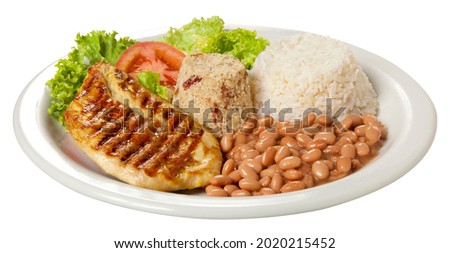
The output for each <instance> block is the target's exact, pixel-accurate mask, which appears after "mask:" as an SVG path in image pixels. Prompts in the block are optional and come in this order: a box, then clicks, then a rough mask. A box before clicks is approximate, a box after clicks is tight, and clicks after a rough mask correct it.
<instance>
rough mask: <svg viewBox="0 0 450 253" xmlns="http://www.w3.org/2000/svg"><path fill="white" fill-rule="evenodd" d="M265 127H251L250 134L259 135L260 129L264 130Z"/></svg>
mask: <svg viewBox="0 0 450 253" xmlns="http://www.w3.org/2000/svg"><path fill="white" fill-rule="evenodd" d="M265 129H266V128H265V127H262V126H258V127H256V128H254V129H253V131H252V135H257V136H258V135H259V134H260V133H262V131H264V130H265Z"/></svg>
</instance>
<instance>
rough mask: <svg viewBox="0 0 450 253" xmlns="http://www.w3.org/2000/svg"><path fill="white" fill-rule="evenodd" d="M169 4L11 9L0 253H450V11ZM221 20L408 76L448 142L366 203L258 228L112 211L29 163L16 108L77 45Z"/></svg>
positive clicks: (426, 4)
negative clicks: (350, 49) (274, 31)
mask: <svg viewBox="0 0 450 253" xmlns="http://www.w3.org/2000/svg"><path fill="white" fill-rule="evenodd" d="M97 2H98V3H97ZM162 2H163V1H159V2H156V1H148V0H147V1H131V0H128V1H104V2H103V1H92V0H90V1H84V0H78V1H72V2H69V1H54V2H51V1H20V0H15V1H2V3H1V4H0V27H1V29H0V34H1V35H0V57H1V60H0V66H1V68H0V73H1V79H0V85H1V88H2V89H1V91H0V96H1V99H0V102H1V107H0V108H1V111H2V113H1V115H2V119H1V124H0V128H1V131H0V132H1V138H0V142H1V144H0V148H1V152H0V154H1V159H2V165H1V166H0V171H1V172H0V194H1V198H0V202H1V207H0V212H1V213H0V231H1V236H0V238H1V239H0V252H96V251H97V252H113V251H114V252H115V251H117V252H127V250H124V249H123V250H115V249H114V244H113V240H149V239H152V238H153V237H157V238H158V239H170V238H173V239H178V240H187V239H195V238H198V239H201V240H210V239H212V237H216V238H219V239H221V240H232V239H240V240H247V241H248V242H250V241H255V240H256V238H257V237H334V238H335V239H336V244H335V245H336V249H335V250H332V251H333V252H360V251H361V252H396V251H397V252H408V251H412V250H415V252H418V251H426V252H444V251H445V250H447V251H448V249H449V248H450V246H449V241H448V227H450V222H449V214H450V209H449V207H448V206H449V196H448V195H449V193H450V187H449V185H450V183H449V180H450V172H449V171H450V168H449V162H448V142H449V141H450V138H449V134H448V131H449V130H448V129H449V127H450V125H449V123H450V122H449V116H448V115H449V112H448V110H447V108H450V105H449V101H450V98H449V97H448V96H447V94H448V93H447V91H448V89H447V87H448V86H449V78H448V73H449V72H450V64H449V62H448V61H449V59H450V50H449V45H450V36H449V29H448V28H449V27H448V24H449V23H450V18H449V14H448V13H449V11H450V9H449V7H446V6H445V5H444V4H443V2H445V1H442V3H441V2H438V1H422V2H420V3H416V2H414V1H404V2H401V1H395V2H394V1H371V2H367V3H363V2H362V1H304V2H303V1H283V0H276V1H243V0H239V1H233V0H227V1H194V0H189V1H173V0H172V1H164V4H163V3H162ZM294 3H296V4H294ZM212 15H219V16H221V17H222V18H223V19H224V20H225V22H226V23H234V24H247V25H259V26H273V27H283V28H292V29H298V30H303V31H310V32H315V33H319V34H324V35H329V36H331V37H334V38H337V39H340V40H343V41H346V42H348V43H351V44H354V45H356V46H359V47H362V48H364V49H366V50H368V51H371V52H373V53H375V54H378V55H380V56H382V57H384V58H386V59H388V60H389V61H391V62H393V63H394V64H396V65H398V66H399V67H400V68H402V69H403V70H404V71H406V72H407V73H409V74H410V75H411V76H412V77H413V78H414V79H415V80H416V81H417V82H418V83H420V84H421V86H422V87H423V88H424V90H425V91H426V92H427V93H428V94H429V96H430V97H431V99H432V100H433V102H434V104H435V106H436V109H437V112H438V132H437V135H436V138H435V141H434V143H433V146H432V147H431V149H430V151H429V152H428V154H427V155H426V156H425V158H424V159H423V160H422V161H421V162H420V163H419V164H418V165H417V166H416V167H415V168H414V169H413V170H412V171H411V172H409V173H408V174H406V175H405V176H404V177H402V178H401V179H399V180H397V181H396V182H394V183H393V184H391V185H389V186H387V187H385V188H383V189H381V190H378V191H376V192H374V193H372V194H369V195H367V196H364V197H362V198H359V199H357V200H353V201H350V202H347V203H344V204H341V205H339V206H335V207H331V208H328V209H324V210H320V211H314V212H309V213H303V214H297V215H289V216H283V217H273V218H261V219H248V220H201V219H188V218H178V217H170V216H164V215H156V214H151V213H145V212H140V211H135V210H130V209H127V208H123V207H119V206H115V205H111V204H108V203H104V202H101V201H98V200H95V199H92V198H89V197H86V196H83V195H81V194H79V193H77V192H74V191H72V190H70V189H68V188H66V187H65V186H63V185H62V184H60V183H58V182H56V181H55V180H53V179H52V178H50V177H49V176H47V175H46V174H45V173H43V172H42V171H41V170H40V169H39V168H38V167H36V166H35V165H34V164H33V163H32V162H31V161H30V160H29V159H28V157H27V156H26V155H25V154H24V153H23V152H22V150H21V148H20V147H19V145H18V144H17V141H16V139H15V136H14V132H13V126H12V116H13V107H14V103H15V101H16V99H17V97H18V96H19V93H20V92H21V91H22V89H23V88H24V87H25V86H26V84H27V83H28V82H29V81H30V80H31V79H32V78H33V77H34V75H36V74H37V73H38V72H39V71H40V70H42V69H43V68H44V67H45V66H47V65H48V64H49V63H51V62H53V61H55V60H56V59H58V58H59V57H61V56H63V55H65V54H66V53H67V52H68V51H69V50H70V48H71V46H72V45H73V39H74V37H75V35H76V33H78V32H82V33H86V32H89V31H91V30H93V29H104V30H116V31H118V32H119V33H120V34H126V33H127V32H128V31H131V32H139V31H144V30H149V29H153V28H159V27H167V26H175V27H177V26H180V25H182V24H184V23H186V22H189V21H190V20H191V19H192V18H193V17H202V16H204V17H209V16H212ZM444 249H445V250H444ZM128 251H129V252H139V251H141V252H144V251H150V250H149V249H147V250H144V249H142V250H137V249H134V250H128ZM175 251H177V250H175ZM197 251H198V250H190V251H189V252H197ZM236 251H237V250H236ZM159 252H161V251H159ZM164 252H169V250H166V251H164ZM178 252H179V250H178Z"/></svg>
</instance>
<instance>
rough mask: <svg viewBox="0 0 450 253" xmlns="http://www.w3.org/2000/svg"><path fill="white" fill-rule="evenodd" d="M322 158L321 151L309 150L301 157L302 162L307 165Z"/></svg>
mask: <svg viewBox="0 0 450 253" xmlns="http://www.w3.org/2000/svg"><path fill="white" fill-rule="evenodd" d="M321 157H322V151H320V149H317V148H315V149H311V150H309V151H308V152H306V153H305V154H303V155H302V160H303V161H305V162H307V163H313V162H315V161H317V160H319V159H320V158H321Z"/></svg>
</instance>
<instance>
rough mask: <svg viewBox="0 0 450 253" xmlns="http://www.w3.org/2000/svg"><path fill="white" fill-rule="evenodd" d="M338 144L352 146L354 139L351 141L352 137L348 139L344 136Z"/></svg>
mask: <svg viewBox="0 0 450 253" xmlns="http://www.w3.org/2000/svg"><path fill="white" fill-rule="evenodd" d="M338 143H340V144H352V143H353V141H352V139H350V137H348V136H346V135H343V136H341V138H339V141H338Z"/></svg>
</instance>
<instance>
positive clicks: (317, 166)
mask: <svg viewBox="0 0 450 253" xmlns="http://www.w3.org/2000/svg"><path fill="white" fill-rule="evenodd" d="M312 174H313V175H314V177H316V178H317V179H319V180H323V179H326V178H327V177H328V176H329V175H330V170H329V167H328V165H327V164H326V163H325V162H324V161H322V160H318V161H315V162H314V163H313V165H312Z"/></svg>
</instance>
